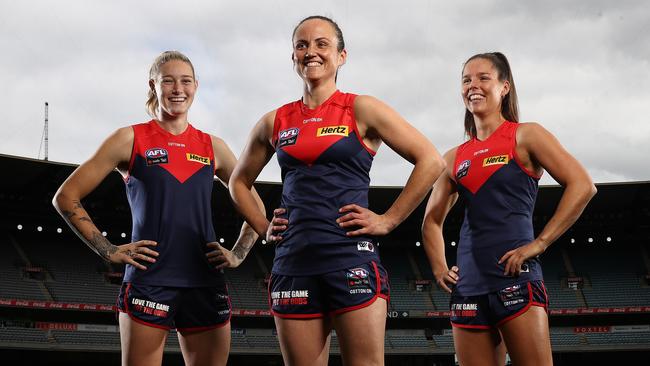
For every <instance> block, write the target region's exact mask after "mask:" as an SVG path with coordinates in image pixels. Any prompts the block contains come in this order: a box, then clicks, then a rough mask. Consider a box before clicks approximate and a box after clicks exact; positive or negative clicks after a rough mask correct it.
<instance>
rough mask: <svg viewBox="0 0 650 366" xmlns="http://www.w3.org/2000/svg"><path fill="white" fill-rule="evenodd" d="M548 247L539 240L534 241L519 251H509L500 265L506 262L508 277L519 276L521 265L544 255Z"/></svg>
mask: <svg viewBox="0 0 650 366" xmlns="http://www.w3.org/2000/svg"><path fill="white" fill-rule="evenodd" d="M544 250H546V247H545V246H544V245H543V244H542V243H541V242H540V241H538V240H533V241H531V242H530V243H528V244H526V245H523V246H521V247H519V248H517V249H513V250H511V251H508V252H507V253H506V254H504V255H503V257H501V259H499V264H501V263H504V262H505V270H504V272H503V274H504V275H506V276H515V277H516V276H519V274H520V273H521V265H522V264H523V263H524V262H525V261H526V260H527V259H530V258H534V257H536V256H538V255H540V254H542V253H544Z"/></svg>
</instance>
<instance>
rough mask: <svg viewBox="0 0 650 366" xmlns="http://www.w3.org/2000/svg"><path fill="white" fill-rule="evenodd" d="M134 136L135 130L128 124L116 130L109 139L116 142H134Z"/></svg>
mask: <svg viewBox="0 0 650 366" xmlns="http://www.w3.org/2000/svg"><path fill="white" fill-rule="evenodd" d="M134 136H135V133H134V132H133V127H131V126H126V127H120V128H118V129H117V130H115V132H113V133H112V134H111V135H110V136H109V137H108V139H107V140H112V141H114V142H115V143H132V142H133V137H134Z"/></svg>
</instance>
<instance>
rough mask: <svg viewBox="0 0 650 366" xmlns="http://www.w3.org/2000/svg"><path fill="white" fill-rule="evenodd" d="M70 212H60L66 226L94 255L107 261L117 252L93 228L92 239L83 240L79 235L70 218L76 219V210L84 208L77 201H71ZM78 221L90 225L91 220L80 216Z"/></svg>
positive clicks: (113, 246) (81, 235)
mask: <svg viewBox="0 0 650 366" xmlns="http://www.w3.org/2000/svg"><path fill="white" fill-rule="evenodd" d="M72 204H73V205H72V210H73V211H68V210H61V213H62V214H63V215H64V216H65V218H66V219H67V220H68V224H69V225H70V227H71V228H72V229H73V231H74V232H76V233H77V235H79V237H80V238H82V239H83V240H84V242H85V243H86V245H88V246H89V247H90V249H92V250H93V251H94V252H95V253H97V254H98V255H99V256H100V257H102V258H104V259H105V260H109V259H110V257H111V255H112V254H114V253H115V252H116V251H117V247H116V246H115V245H113V244H111V242H109V241H108V239H106V238H105V237H104V236H103V235H102V234H101V233H100V232H99V231H97V229H95V228H93V230H94V231H93V232H92V237H91V238H90V239H88V238H85V237H84V235H83V234H81V231H80V230H79V228H78V227H77V226H76V225H75V224H73V223H72V218H74V217H78V216H77V212H76V211H77V210H84V211H85V209H84V207H83V206H82V205H81V202H80V201H78V200H73V201H72ZM78 220H79V221H84V222H89V223H91V224H92V220H91V219H90V218H89V217H88V216H81V217H79V219H78Z"/></svg>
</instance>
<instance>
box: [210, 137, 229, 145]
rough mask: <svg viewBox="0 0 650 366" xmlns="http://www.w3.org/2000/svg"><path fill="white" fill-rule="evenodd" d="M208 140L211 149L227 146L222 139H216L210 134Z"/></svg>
mask: <svg viewBox="0 0 650 366" xmlns="http://www.w3.org/2000/svg"><path fill="white" fill-rule="evenodd" d="M210 140H211V141H212V147H215V148H216V147H221V146H224V145H227V144H226V141H224V139H222V138H221V137H217V136H215V135H212V134H210Z"/></svg>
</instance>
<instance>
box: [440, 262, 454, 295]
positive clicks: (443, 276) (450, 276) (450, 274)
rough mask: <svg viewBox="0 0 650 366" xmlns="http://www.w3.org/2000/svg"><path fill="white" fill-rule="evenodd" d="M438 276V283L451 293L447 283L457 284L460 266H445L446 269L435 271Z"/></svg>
mask: <svg viewBox="0 0 650 366" xmlns="http://www.w3.org/2000/svg"><path fill="white" fill-rule="evenodd" d="M434 275H435V277H436V283H437V284H438V286H440V288H442V289H443V290H445V291H447V292H448V293H451V289H450V288H449V286H447V284H451V285H454V286H455V285H456V283H457V282H458V267H456V266H452V267H451V269H447V268H445V269H444V270H442V271H440V272H437V271H436V273H434Z"/></svg>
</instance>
